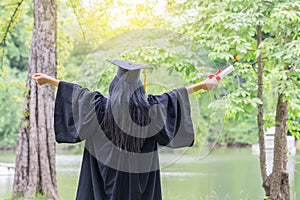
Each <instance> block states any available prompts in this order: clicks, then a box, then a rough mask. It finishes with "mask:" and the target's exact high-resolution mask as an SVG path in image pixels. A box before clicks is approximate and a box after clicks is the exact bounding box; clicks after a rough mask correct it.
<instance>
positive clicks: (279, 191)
mask: <svg viewBox="0 0 300 200" xmlns="http://www.w3.org/2000/svg"><path fill="white" fill-rule="evenodd" d="M287 106H288V105H287V101H284V100H283V94H279V95H278V101H277V108H276V122H275V123H276V124H275V125H276V129H275V139H274V160H273V170H272V181H271V199H272V200H289V199H290V192H289V191H290V188H289V175H288V173H287V172H286V170H285V168H286V163H284V162H287V159H285V157H284V154H286V153H287V152H286V147H285V146H284V145H286V142H285V140H286V135H287V134H286V123H287V116H288V114H287ZM283 138H284V139H283Z"/></svg>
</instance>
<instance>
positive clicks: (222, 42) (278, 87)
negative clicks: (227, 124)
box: [172, 0, 300, 135]
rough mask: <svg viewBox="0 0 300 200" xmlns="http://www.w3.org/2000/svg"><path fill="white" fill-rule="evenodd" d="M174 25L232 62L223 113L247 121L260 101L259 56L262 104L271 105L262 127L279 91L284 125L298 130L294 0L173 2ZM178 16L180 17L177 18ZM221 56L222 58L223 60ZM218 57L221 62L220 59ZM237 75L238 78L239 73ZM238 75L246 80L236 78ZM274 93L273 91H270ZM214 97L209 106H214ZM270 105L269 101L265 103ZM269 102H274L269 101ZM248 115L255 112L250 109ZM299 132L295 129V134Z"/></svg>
mask: <svg viewBox="0 0 300 200" xmlns="http://www.w3.org/2000/svg"><path fill="white" fill-rule="evenodd" d="M172 2H173V4H172V7H173V8H172V13H173V17H172V19H175V20H174V25H173V27H174V28H175V30H180V32H183V33H186V34H189V35H191V36H192V37H193V38H194V39H195V40H196V42H198V43H200V44H202V45H203V47H204V48H205V49H206V50H207V51H208V52H209V56H210V58H211V59H212V60H214V61H217V62H218V63H230V62H233V58H234V56H235V55H240V56H241V57H242V59H241V61H240V62H239V63H234V65H235V68H236V70H235V72H234V73H233V76H232V77H226V80H223V81H222V84H224V86H225V87H226V88H227V89H228V90H227V95H226V96H225V97H224V99H225V100H226V102H227V118H234V119H239V118H242V119H244V120H247V117H248V116H249V114H251V113H254V112H253V111H254V110H253V108H255V107H256V105H257V104H261V103H263V102H261V101H260V100H259V99H257V98H256V88H257V86H256V79H257V75H256V69H257V63H256V59H257V57H258V55H259V54H262V55H263V63H264V66H265V71H264V91H265V93H266V96H265V97H264V99H265V101H264V106H268V107H272V110H270V109H268V110H267V113H266V115H265V118H266V119H265V120H266V121H267V122H268V123H266V124H265V125H266V127H268V126H274V118H272V117H274V113H275V110H276V108H275V107H274V104H275V103H276V100H275V101H274V100H273V101H270V100H269V99H270V98H275V99H276V96H277V94H278V93H282V94H284V95H285V99H286V100H288V101H289V105H290V106H289V122H288V129H289V131H290V132H293V133H294V134H296V133H297V131H299V129H298V130H297V128H298V127H299V126H298V124H299V122H300V121H299V113H300V112H299V111H300V110H299V107H298V106H297V105H299V100H298V99H299V93H300V92H299V91H300V90H299V86H300V85H299V65H300V62H299V44H300V40H299V36H300V34H299V33H300V32H299V26H298V23H299V21H300V14H299V13H300V12H299V8H300V7H299V5H300V4H299V2H298V1H252V0H251V1H242V0H227V1H206V0H202V1H197V2H196V1H186V2H181V3H179V1H178V2H177V1H172ZM178 18H180V20H178ZM258 25H260V26H262V29H263V42H262V44H261V45H260V46H259V47H258V46H257V41H256V39H257V33H256V28H257V26H258ZM222 60H223V61H222ZM220 61H221V62H220ZM237 77H239V78H237ZM240 77H242V78H243V79H245V83H241V82H240ZM270 94H273V95H270ZM217 104H218V101H216V102H213V104H212V105H211V106H212V107H213V106H217ZM268 104H269V105H268ZM270 104H273V106H272V105H270ZM252 117H255V115H253V114H252ZM296 135H297V134H296Z"/></svg>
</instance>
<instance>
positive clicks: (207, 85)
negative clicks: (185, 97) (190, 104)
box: [186, 79, 218, 94]
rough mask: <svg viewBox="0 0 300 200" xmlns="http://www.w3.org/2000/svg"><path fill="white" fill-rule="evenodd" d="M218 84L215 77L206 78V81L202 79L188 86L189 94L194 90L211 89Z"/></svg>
mask: <svg viewBox="0 0 300 200" xmlns="http://www.w3.org/2000/svg"><path fill="white" fill-rule="evenodd" d="M217 85H218V81H217V80H215V79H206V80H205V81H202V82H200V83H197V84H195V85H191V86H188V87H186V89H187V92H188V94H191V93H193V92H197V91H198V90H207V91H210V90H212V89H214V88H215V87H216V86H217Z"/></svg>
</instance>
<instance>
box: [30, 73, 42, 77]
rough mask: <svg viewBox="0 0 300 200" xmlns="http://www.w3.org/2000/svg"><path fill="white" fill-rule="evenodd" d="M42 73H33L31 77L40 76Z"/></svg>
mask: <svg viewBox="0 0 300 200" xmlns="http://www.w3.org/2000/svg"><path fill="white" fill-rule="evenodd" d="M42 75H43V74H42V73H35V74H33V75H32V77H38V76H42Z"/></svg>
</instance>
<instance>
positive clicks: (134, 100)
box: [102, 76, 150, 152]
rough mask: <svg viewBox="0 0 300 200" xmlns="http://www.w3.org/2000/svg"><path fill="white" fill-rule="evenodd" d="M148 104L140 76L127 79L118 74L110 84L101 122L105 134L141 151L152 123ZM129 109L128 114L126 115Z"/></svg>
mask: <svg viewBox="0 0 300 200" xmlns="http://www.w3.org/2000/svg"><path fill="white" fill-rule="evenodd" d="M126 99H127V101H128V102H126ZM149 107H150V106H149V103H148V101H147V99H146V94H145V90H144V87H143V84H142V82H141V81H140V80H139V79H138V80H135V81H127V80H126V76H122V77H120V76H116V77H115V78H114V80H113V81H112V82H111V84H110V86H109V98H108V100H107V104H106V109H105V113H104V118H103V121H102V128H103V129H104V132H105V134H106V136H107V137H108V138H109V139H110V140H111V141H112V142H113V143H114V144H115V145H117V146H118V147H119V148H121V149H123V150H127V151H130V152H141V149H142V147H143V144H144V141H145V138H146V135H147V128H146V126H147V125H148V124H149V123H150V118H149V115H148V112H149ZM127 109H128V111H129V114H128V113H127V114H126V110H127ZM116 111H117V113H116ZM128 115H130V116H128ZM137 127H138V128H137Z"/></svg>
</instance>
